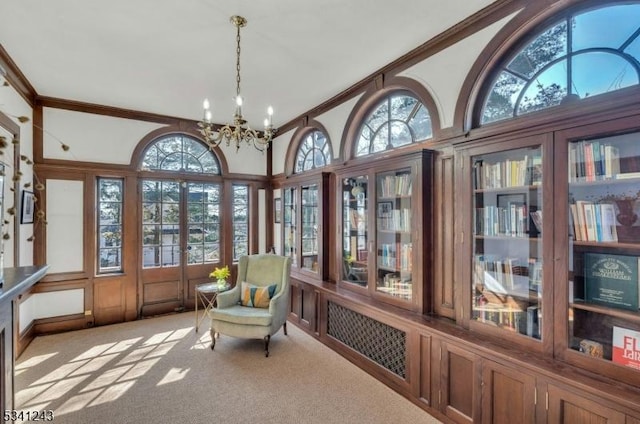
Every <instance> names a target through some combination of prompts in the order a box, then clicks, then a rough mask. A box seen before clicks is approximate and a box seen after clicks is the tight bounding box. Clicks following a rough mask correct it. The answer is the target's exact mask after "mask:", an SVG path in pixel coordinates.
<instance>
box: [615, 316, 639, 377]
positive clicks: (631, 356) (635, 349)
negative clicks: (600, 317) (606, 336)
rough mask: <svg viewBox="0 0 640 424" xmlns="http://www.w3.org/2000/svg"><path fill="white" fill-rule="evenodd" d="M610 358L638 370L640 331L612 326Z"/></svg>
mask: <svg viewBox="0 0 640 424" xmlns="http://www.w3.org/2000/svg"><path fill="white" fill-rule="evenodd" d="M611 360H612V361H613V362H615V363H617V364H620V365H624V366H625V367H631V368H635V369H637V370H640V331H634V330H630V329H627V328H622V327H616V326H614V327H613V345H612V352H611Z"/></svg>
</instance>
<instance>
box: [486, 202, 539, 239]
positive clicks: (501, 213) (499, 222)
mask: <svg viewBox="0 0 640 424" xmlns="http://www.w3.org/2000/svg"><path fill="white" fill-rule="evenodd" d="M475 224H476V229H475V230H476V231H475V234H476V235H483V236H508V237H525V236H528V231H529V225H528V224H529V217H528V215H527V205H524V204H515V203H509V204H508V205H507V206H506V207H498V206H485V207H483V208H476V216H475Z"/></svg>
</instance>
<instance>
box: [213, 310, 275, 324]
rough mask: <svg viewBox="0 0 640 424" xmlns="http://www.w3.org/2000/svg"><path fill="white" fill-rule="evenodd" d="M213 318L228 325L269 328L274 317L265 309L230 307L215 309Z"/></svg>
mask: <svg viewBox="0 0 640 424" xmlns="http://www.w3.org/2000/svg"><path fill="white" fill-rule="evenodd" d="M211 317H212V318H213V319H214V320H217V321H222V322H226V323H232V324H239V325H247V326H255V325H259V326H265V327H269V326H270V325H271V322H272V321H273V315H272V314H271V313H269V310H268V309H265V308H247V307H245V306H241V305H234V306H230V307H228V308H225V309H217V308H213V309H212V310H211Z"/></svg>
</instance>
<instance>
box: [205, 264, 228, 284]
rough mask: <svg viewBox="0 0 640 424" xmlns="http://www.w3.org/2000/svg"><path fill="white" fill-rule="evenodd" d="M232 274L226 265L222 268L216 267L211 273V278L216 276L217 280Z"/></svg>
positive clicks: (224, 278)
mask: <svg viewBox="0 0 640 424" xmlns="http://www.w3.org/2000/svg"><path fill="white" fill-rule="evenodd" d="M230 276H231V271H229V266H228V265H225V266H224V267H222V268H218V267H216V269H214V270H213V271H211V274H209V278H215V279H216V280H226V279H227V278H229V277H230Z"/></svg>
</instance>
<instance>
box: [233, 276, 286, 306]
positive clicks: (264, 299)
mask: <svg viewBox="0 0 640 424" xmlns="http://www.w3.org/2000/svg"><path fill="white" fill-rule="evenodd" d="M277 288H278V285H277V284H275V283H274V284H272V285H270V286H263V287H260V286H255V285H253V284H249V283H247V282H246V281H243V282H242V283H241V295H240V304H241V305H242V306H249V307H253V308H268V307H269V301H270V300H271V298H272V297H273V295H274V294H275V293H276V289H277Z"/></svg>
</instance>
